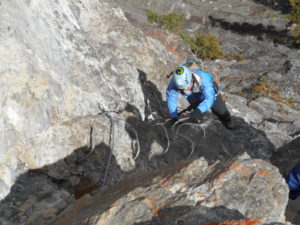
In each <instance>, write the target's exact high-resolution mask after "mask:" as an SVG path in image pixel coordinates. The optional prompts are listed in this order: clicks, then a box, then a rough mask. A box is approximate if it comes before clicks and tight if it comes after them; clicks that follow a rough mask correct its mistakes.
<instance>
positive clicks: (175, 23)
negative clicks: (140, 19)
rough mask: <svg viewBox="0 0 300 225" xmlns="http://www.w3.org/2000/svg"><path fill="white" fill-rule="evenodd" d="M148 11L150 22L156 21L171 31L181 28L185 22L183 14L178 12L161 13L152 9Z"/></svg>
mask: <svg viewBox="0 0 300 225" xmlns="http://www.w3.org/2000/svg"><path fill="white" fill-rule="evenodd" d="M146 13H147V18H148V22H149V23H151V24H152V23H156V24H157V25H158V26H159V27H161V28H163V29H165V30H169V31H173V30H177V29H179V28H180V27H181V25H182V22H183V16H181V15H178V14H176V13H170V14H166V15H160V14H158V13H156V12H153V11H152V10H146Z"/></svg>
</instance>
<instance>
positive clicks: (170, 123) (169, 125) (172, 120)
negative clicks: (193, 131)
mask: <svg viewBox="0 0 300 225" xmlns="http://www.w3.org/2000/svg"><path fill="white" fill-rule="evenodd" d="M177 121H178V117H174V118H172V119H170V120H168V121H167V122H166V127H171V126H173V125H174V124H175V123H176V122H177Z"/></svg>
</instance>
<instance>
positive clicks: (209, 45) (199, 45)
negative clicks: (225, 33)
mask: <svg viewBox="0 0 300 225" xmlns="http://www.w3.org/2000/svg"><path fill="white" fill-rule="evenodd" d="M179 35H180V37H181V38H182V39H183V40H184V41H185V42H186V43H188V44H189V45H190V48H191V49H192V51H193V52H194V53H195V54H196V55H197V57H198V58H201V59H217V58H220V57H221V56H222V47H221V46H220V39H219V38H218V37H217V36H215V35H213V34H210V33H208V34H205V35H203V34H202V33H201V32H197V33H196V37H195V38H192V37H190V36H188V35H186V34H184V33H182V32H181V33H179Z"/></svg>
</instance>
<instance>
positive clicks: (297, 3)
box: [287, 0, 300, 44]
mask: <svg viewBox="0 0 300 225" xmlns="http://www.w3.org/2000/svg"><path fill="white" fill-rule="evenodd" d="M290 5H291V6H292V12H291V13H290V14H288V15H287V18H288V19H290V20H291V21H292V22H293V23H294V26H292V32H293V34H294V36H295V38H296V42H297V43H298V44H300V0H290Z"/></svg>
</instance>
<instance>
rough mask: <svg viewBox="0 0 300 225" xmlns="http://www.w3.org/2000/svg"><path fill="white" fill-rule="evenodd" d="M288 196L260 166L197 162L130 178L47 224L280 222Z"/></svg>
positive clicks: (270, 170) (277, 178) (245, 161)
mask: <svg viewBox="0 0 300 225" xmlns="http://www.w3.org/2000/svg"><path fill="white" fill-rule="evenodd" d="M120 190H126V191H125V193H124V191H120ZM287 193H288V189H287V185H286V184H285V181H284V179H283V178H282V177H281V175H280V174H279V172H278V170H277V169H276V168H275V167H274V166H272V165H270V164H268V163H266V162H264V161H262V160H251V159H249V157H245V156H243V157H241V158H239V159H235V160H232V161H230V162H219V163H215V164H213V165H210V166H208V165H207V162H206V161H205V160H204V159H203V158H202V159H198V160H194V161H190V162H188V163H187V162H182V163H177V164H175V165H173V166H171V167H169V168H167V169H164V170H161V171H159V172H158V173H153V172H152V173H151V174H147V175H142V176H139V177H133V178H132V179H130V181H125V182H124V183H121V184H120V185H118V186H115V187H114V188H111V189H110V190H109V192H108V191H104V192H103V193H99V194H97V195H95V196H93V197H91V199H90V200H88V199H87V200H86V201H85V202H84V203H81V204H80V203H79V202H78V203H75V204H74V206H73V207H70V208H69V209H68V210H66V211H65V212H64V213H62V214H61V216H59V217H57V218H55V219H52V220H50V221H49V222H47V223H46V224H52V225H56V224H60V225H64V224H74V225H76V224H82V223H83V221H86V220H89V221H90V224H120V223H122V224H132V223H136V224H154V223H155V224H174V223H175V222H176V221H177V222H178V221H179V220H180V221H181V224H195V223H196V222H197V223H199V222H200V223H218V222H219V223H221V222H225V221H228V220H235V221H240V222H241V223H242V222H243V221H252V222H253V223H254V222H256V224H262V223H270V222H275V221H277V222H284V213H283V211H284V208H285V206H286V204H287ZM81 202H82V201H81ZM108 208H109V210H108ZM74 212H77V213H76V214H74ZM70 215H72V216H70Z"/></svg>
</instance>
